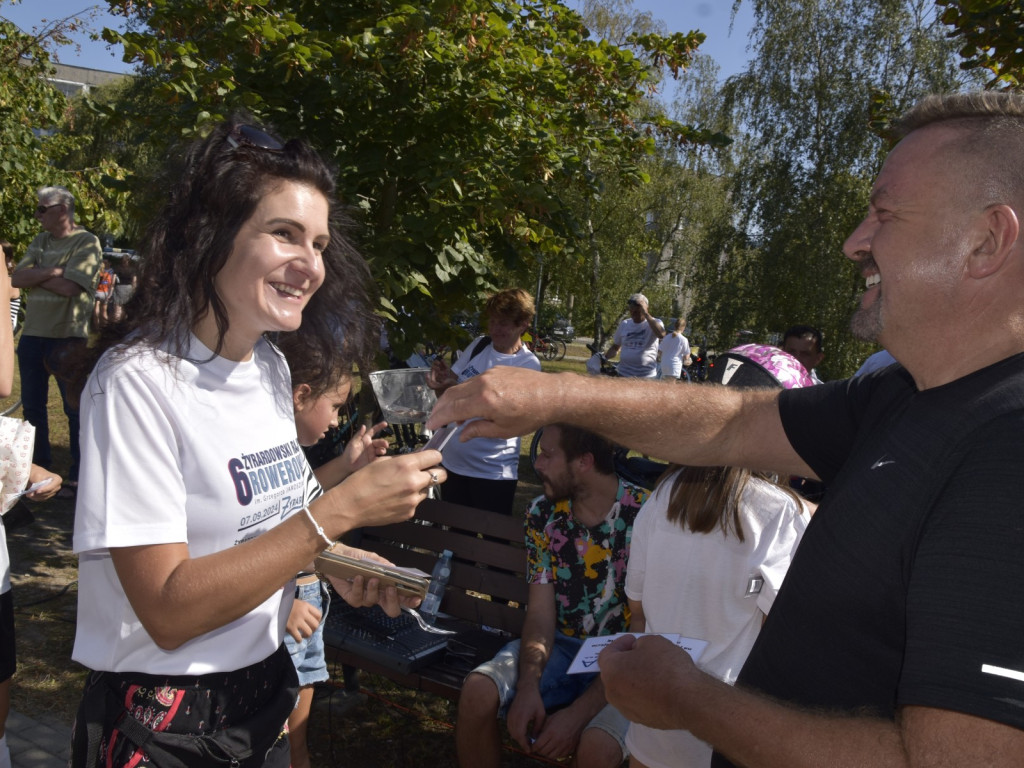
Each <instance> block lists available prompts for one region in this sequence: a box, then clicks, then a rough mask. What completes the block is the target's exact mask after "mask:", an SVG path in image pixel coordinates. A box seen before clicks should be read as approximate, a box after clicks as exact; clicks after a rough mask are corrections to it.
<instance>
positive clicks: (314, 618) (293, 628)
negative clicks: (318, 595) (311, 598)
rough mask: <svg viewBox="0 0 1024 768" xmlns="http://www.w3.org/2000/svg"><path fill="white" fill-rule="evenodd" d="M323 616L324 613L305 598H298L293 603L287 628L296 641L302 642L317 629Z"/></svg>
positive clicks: (286, 624)
mask: <svg viewBox="0 0 1024 768" xmlns="http://www.w3.org/2000/svg"><path fill="white" fill-rule="evenodd" d="M321 618H323V614H322V613H321V612H320V611H318V610H317V609H316V608H314V607H313V606H312V605H310V604H309V603H307V602H306V601H305V600H299V599H296V600H295V601H294V602H293V603H292V610H291V612H290V613H289V614H288V621H287V622H286V623H285V629H286V630H288V634H289V635H291V636H292V637H294V638H295V642H297V643H301V642H302V641H303V639H304V638H307V637H310V636H311V635H312V634H313V633H314V632H315V631H316V628H317V627H318V626H320V619H321Z"/></svg>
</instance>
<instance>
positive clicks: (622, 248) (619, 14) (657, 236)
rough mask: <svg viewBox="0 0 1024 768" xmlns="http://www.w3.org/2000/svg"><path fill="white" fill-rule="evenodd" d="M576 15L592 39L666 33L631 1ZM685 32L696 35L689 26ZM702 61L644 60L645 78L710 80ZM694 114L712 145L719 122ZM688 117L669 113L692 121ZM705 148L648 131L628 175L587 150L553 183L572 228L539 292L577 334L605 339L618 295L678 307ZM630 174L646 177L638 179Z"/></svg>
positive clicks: (659, 111)
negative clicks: (650, 138)
mask: <svg viewBox="0 0 1024 768" xmlns="http://www.w3.org/2000/svg"><path fill="white" fill-rule="evenodd" d="M583 16H584V19H585V20H586V23H587V26H588V28H589V29H590V31H591V33H592V34H593V35H594V36H595V37H597V38H600V39H602V40H605V41H608V42H610V43H613V44H616V45H629V44H631V41H635V40H640V39H643V40H647V39H651V37H652V36H654V35H658V34H662V35H663V34H665V32H664V25H663V24H662V23H661V22H658V21H657V20H655V19H653V18H652V17H651V15H650V14H649V13H638V12H636V11H635V10H634V8H633V2H632V0H586V2H584V3H583ZM690 35H691V36H693V37H694V39H695V40H703V39H704V36H703V35H702V34H700V33H697V32H691V33H690ZM708 62H709V60H708V59H707V57H701V56H696V57H694V58H693V59H691V60H690V61H688V62H687V68H686V70H685V72H683V71H682V70H676V71H675V72H673V71H672V70H671V69H670V68H667V67H666V68H661V67H659V66H657V64H656V62H654V61H652V62H651V66H650V71H651V78H650V81H651V82H658V83H659V84H661V85H662V86H663V85H664V84H665V83H667V82H668V78H669V77H672V78H679V79H686V80H688V81H690V82H693V83H708V82H710V83H712V84H713V83H714V82H715V80H716V77H717V71H710V70H709V69H708ZM658 95H659V96H662V97H663V94H658ZM634 110H635V114H636V115H637V120H638V121H642V120H644V119H649V116H651V115H664V114H667V113H668V111H667V109H666V106H665V102H664V101H662V100H661V99H660V98H653V97H648V98H646V99H644V100H643V101H641V102H639V103H638V104H637V106H636V107H634ZM694 117H695V118H697V119H696V120H695V121H694V122H693V124H695V125H700V127H701V128H702V129H704V132H705V133H706V134H708V135H711V136H714V140H713V141H712V142H711V145H712V146H721V145H724V144H725V143H726V142H727V140H726V139H725V138H724V134H722V133H721V132H720V131H719V126H718V125H717V124H712V123H710V122H709V121H707V120H704V119H702V116H701V115H696V114H694ZM688 118H689V115H686V117H679V116H676V118H675V119H676V121H677V122H679V123H681V124H691V123H690V121H689V119H688ZM711 129H713V130H711ZM704 146H705V145H699V146H698V145H694V144H687V145H683V146H680V145H679V144H678V142H673V141H665V140H660V139H658V138H657V137H656V140H655V142H654V149H653V152H652V154H650V155H648V156H647V157H642V158H641V159H640V160H639V161H638V162H637V165H636V173H634V174H632V175H630V176H627V177H623V176H622V174H621V171H620V169H619V168H617V167H615V165H614V164H612V163H609V162H608V159H607V158H602V157H600V156H594V157H588V158H587V161H586V164H585V172H584V174H583V175H581V176H576V177H574V178H571V179H566V180H565V181H564V183H562V184H560V188H561V202H562V205H563V206H564V208H565V210H566V211H568V212H569V214H570V219H571V220H572V221H573V222H575V223H576V225H577V226H578V228H579V231H580V236H579V238H578V240H577V242H576V243H573V244H572V247H569V248H566V249H563V250H562V251H561V252H560V253H556V254H553V255H552V256H551V257H549V258H547V259H546V260H545V262H544V263H543V269H542V271H541V274H542V275H543V277H544V279H543V281H542V282H541V283H540V285H541V290H540V291H539V293H540V297H541V298H542V299H543V300H544V301H548V300H549V299H550V300H551V301H555V300H557V302H558V303H557V304H556V305H555V306H557V307H558V309H559V310H560V311H561V312H562V313H563V314H566V315H567V316H570V318H571V319H573V321H574V322H575V324H576V326H577V328H578V329H579V330H580V331H581V332H584V333H592V334H593V335H594V336H595V338H597V339H598V341H599V342H601V341H603V339H604V338H605V337H607V335H609V334H610V333H611V332H612V331H613V330H614V328H615V326H616V325H617V324H618V322H619V321H620V320H621V319H622V318H623V317H624V316H625V313H626V306H625V299H626V297H628V296H629V295H631V294H633V293H635V292H636V291H643V292H644V293H645V294H646V295H647V296H648V297H649V298H650V300H651V311H652V312H654V313H655V314H658V315H662V316H669V315H677V314H679V312H680V311H681V307H682V304H681V302H680V301H679V290H678V289H676V288H675V287H674V286H681V285H682V284H683V283H684V282H685V274H684V273H685V269H686V255H687V250H688V248H689V247H690V246H691V245H692V244H693V243H694V242H695V239H696V237H697V232H698V231H699V228H700V220H701V218H702V216H703V207H702V205H700V204H699V203H698V201H697V199H696V198H695V196H694V192H695V190H696V189H697V188H698V187H699V185H698V184H696V183H695V182H696V181H697V177H696V175H695V173H694V168H693V163H694V161H695V160H696V159H697V158H698V157H699V156H700V155H701V152H700V149H701V148H702V147H704ZM637 174H639V177H640V178H641V179H642V180H643V182H644V183H642V184H637V183H636V176H637ZM570 306H571V307H572V312H571V313H570V312H569V307H570Z"/></svg>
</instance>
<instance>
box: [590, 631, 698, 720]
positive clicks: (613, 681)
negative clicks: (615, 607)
mask: <svg viewBox="0 0 1024 768" xmlns="http://www.w3.org/2000/svg"><path fill="white" fill-rule="evenodd" d="M598 664H599V665H600V667H601V682H602V683H604V694H605V697H606V698H607V699H608V703H609V704H611V705H612V706H614V707H615V708H616V709H618V710H619V711H620V712H621V713H622V714H623V715H625V716H626V718H627V719H629V720H630V721H632V722H634V723H641V724H642V725H646V726H649V727H651V728H660V729H663V730H675V729H678V728H684V727H685V726H684V725H683V724H681V723H680V722H679V720H678V719H677V717H676V713H677V712H678V711H679V702H680V701H681V700H682V699H683V697H684V696H685V695H686V691H687V687H688V686H687V680H688V678H689V677H691V676H693V675H694V674H702V673H701V672H700V671H699V670H698V669H697V667H696V666H694V663H693V659H691V658H690V654H688V653H687V652H686V651H684V650H683V649H682V648H680V647H679V646H677V645H675V644H674V643H671V642H669V641H668V640H666V639H665V638H663V637H658V636H655V635H649V636H645V637H641V638H635V637H633V636H632V635H630V636H626V637H620V638H619V639H618V640H616V641H615V642H613V643H612V644H611V645H609V646H608V647H607V648H605V649H604V650H603V651H601V655H600V656H598Z"/></svg>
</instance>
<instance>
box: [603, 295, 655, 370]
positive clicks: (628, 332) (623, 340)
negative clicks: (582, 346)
mask: <svg viewBox="0 0 1024 768" xmlns="http://www.w3.org/2000/svg"><path fill="white" fill-rule="evenodd" d="M626 305H627V306H628V307H629V317H627V318H626V319H625V320H623V321H622V322H621V323H619V327H618V328H617V329H616V330H615V336H614V337H613V338H612V345H611V346H610V347H609V348H608V352H607V353H606V354H605V356H606V357H607V358H608V359H609V360H612V359H614V358H615V356H616V355H617V354H619V350H622V359H621V360H620V361H619V375H620V376H627V377H631V378H637V379H651V378H654V377H655V376H657V375H658V342H659V341H661V339H663V338H664V337H665V326H664V325H662V322H661V320H659V319H658V318H656V317H652V316H651V313H650V312H648V311H647V308H648V306H650V305H649V303H648V301H647V297H646V296H644V295H643V294H642V293H634V294H633V295H632V296H630V297H629V301H628V302H626Z"/></svg>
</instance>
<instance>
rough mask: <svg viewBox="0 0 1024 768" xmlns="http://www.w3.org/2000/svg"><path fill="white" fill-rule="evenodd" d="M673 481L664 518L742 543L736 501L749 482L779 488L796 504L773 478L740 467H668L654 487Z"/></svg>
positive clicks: (794, 496) (791, 493)
mask: <svg viewBox="0 0 1024 768" xmlns="http://www.w3.org/2000/svg"><path fill="white" fill-rule="evenodd" d="M672 477H674V478H675V480H674V481H673V483H672V490H671V491H670V493H669V500H668V509H666V510H665V514H666V516H667V517H668V519H669V521H671V522H678V523H679V525H680V526H681V527H682V528H684V529H686V528H689V529H690V530H691V531H693V532H694V533H711V532H712V531H714V530H715V529H718V528H720V529H721V530H722V532H723V533H724V534H725V535H726V536H729V535H730V534H735V536H736V538H737V539H739V540H740V541H743V523H742V522H741V518H740V499H741V498H742V496H743V491H744V489H745V488H746V487H747V483H748V482H749V481H750V478H752V477H756V478H759V479H761V480H764V481H766V482H769V483H772V484H773V485H775V486H777V487H779V488H781V489H782V490H783V491H785V492H786V493H787V494H789V495H790V496H792V497H793V499H794V500H795V501H797V502H799V497H798V496H797V494H796V493H795V492H793V491H792V490H790V489H789V488H787V487H786V486H784V485H782V484H780V483H779V482H778V480H777V478H776V477H775V476H774V475H768V474H766V473H763V472H752V471H751V470H749V469H744V468H743V467H683V466H680V465H678V464H673V465H671V466H669V468H668V469H667V470H665V473H664V474H662V476H661V477H660V478H659V479H658V487H659V488H660V487H661V486H662V484H664V483H667V482H668V481H669V479H670V478H672Z"/></svg>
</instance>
